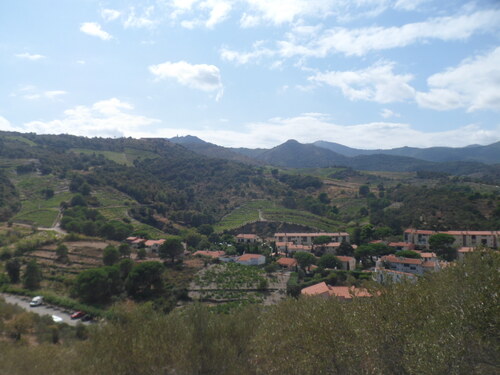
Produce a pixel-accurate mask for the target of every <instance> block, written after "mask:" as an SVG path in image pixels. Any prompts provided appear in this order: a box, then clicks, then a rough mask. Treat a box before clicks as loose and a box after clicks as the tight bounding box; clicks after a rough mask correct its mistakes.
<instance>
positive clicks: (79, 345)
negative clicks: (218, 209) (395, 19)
mask: <svg viewBox="0 0 500 375" xmlns="http://www.w3.org/2000/svg"><path fill="white" fill-rule="evenodd" d="M499 267H500V256H499V254H498V253H493V252H487V253H477V254H474V255H472V256H470V257H469V258H468V259H467V261H466V263H459V264H457V265H456V266H453V267H448V268H447V269H445V270H443V271H442V272H439V273H435V274H432V275H428V276H427V277H426V278H424V279H421V280H419V281H418V282H417V283H416V284H412V283H402V284H397V285H390V286H388V287H385V288H384V289H382V290H381V294H380V296H378V297H374V298H371V299H369V300H367V299H360V300H354V301H352V302H350V303H342V302H339V301H338V300H336V299H328V300H325V299H321V298H300V299H298V300H295V299H289V300H286V301H284V302H282V303H280V304H277V305H275V306H272V307H267V308H261V307H257V306H249V307H245V308H242V309H240V310H237V311H233V312H232V313H230V314H217V313H215V312H213V311H212V310H211V309H210V308H208V307H203V306H201V305H194V306H190V307H186V308H182V309H177V310H174V311H173V312H171V313H170V314H168V315H165V314H161V313H158V312H156V311H154V310H153V309H152V308H151V306H150V305H148V304H145V305H142V306H135V305H134V304H131V303H128V304H124V305H121V306H119V307H117V308H116V310H115V314H114V316H115V318H114V319H113V320H111V321H110V322H109V323H108V324H103V325H100V326H98V327H95V328H94V329H93V330H92V331H91V332H90V336H89V338H88V340H86V341H84V342H71V343H68V344H67V345H61V344H56V345H55V344H47V343H43V342H42V343H40V344H39V345H29V344H28V343H25V344H24V345H22V344H21V345H20V344H19V343H17V344H15V343H14V342H13V339H8V337H6V339H5V340H0V373H1V374H14V375H15V374H27V375H29V374H35V373H36V374H39V373H48V374H96V373H97V374H243V375H245V374H398V375H399V374H493V373H496V372H497V371H498V369H499V366H500V360H499V358H500V337H499V332H500V330H499V328H500V327H499V317H500V311H499V306H500V304H499V302H500V301H499V295H498V285H500V277H499V272H498V270H499ZM0 319H1V321H2V324H1V325H0V327H4V326H5V324H4V323H6V324H7V323H8V321H9V320H11V319H12V317H10V318H9V317H5V316H4V315H2V316H1V318H0ZM0 330H1V331H2V332H5V330H4V329H3V328H0Z"/></svg>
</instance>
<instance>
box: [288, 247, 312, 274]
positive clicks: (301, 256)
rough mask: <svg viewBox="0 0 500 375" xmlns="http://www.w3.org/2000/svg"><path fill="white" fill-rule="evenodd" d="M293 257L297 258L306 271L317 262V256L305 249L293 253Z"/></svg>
mask: <svg viewBox="0 0 500 375" xmlns="http://www.w3.org/2000/svg"><path fill="white" fill-rule="evenodd" d="M293 257H294V258H295V259H297V263H299V266H300V268H302V269H303V270H304V271H305V270H306V268H307V267H309V266H310V265H312V264H314V263H315V262H316V257H315V256H314V255H312V254H311V253H307V252H305V251H298V252H296V253H295V254H294V255H293Z"/></svg>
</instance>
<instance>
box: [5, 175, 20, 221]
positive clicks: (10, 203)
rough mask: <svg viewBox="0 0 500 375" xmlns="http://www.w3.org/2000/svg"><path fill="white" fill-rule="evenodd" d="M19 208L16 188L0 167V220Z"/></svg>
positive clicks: (8, 216)
mask: <svg viewBox="0 0 500 375" xmlns="http://www.w3.org/2000/svg"><path fill="white" fill-rule="evenodd" d="M19 208H21V204H20V202H19V195H18V193H17V191H16V188H15V187H14V185H13V184H12V182H10V180H9V179H8V178H7V176H6V175H5V173H4V172H3V171H2V170H1V169H0V221H5V220H7V219H8V218H10V217H11V216H12V215H13V214H14V213H15V212H16V211H18V210H19Z"/></svg>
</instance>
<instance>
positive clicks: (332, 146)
mask: <svg viewBox="0 0 500 375" xmlns="http://www.w3.org/2000/svg"><path fill="white" fill-rule="evenodd" d="M313 144H314V145H315V146H318V147H321V148H325V149H327V150H331V151H334V152H337V153H339V154H341V155H344V156H359V155H376V154H384V155H393V156H406V157H411V158H415V159H421V160H427V161H432V162H457V161H465V162H479V163H485V164H498V163H500V141H499V142H495V143H492V144H490V145H487V146H480V145H470V146H467V147H429V148H416V147H400V148H393V149H389V150H383V149H377V150H363V149H356V148H351V147H346V146H343V145H341V144H338V143H334V142H326V141H317V142H314V143H313Z"/></svg>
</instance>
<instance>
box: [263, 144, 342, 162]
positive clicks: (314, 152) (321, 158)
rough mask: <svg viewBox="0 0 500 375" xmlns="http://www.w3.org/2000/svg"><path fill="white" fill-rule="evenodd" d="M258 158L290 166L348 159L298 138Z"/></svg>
mask: <svg viewBox="0 0 500 375" xmlns="http://www.w3.org/2000/svg"><path fill="white" fill-rule="evenodd" d="M257 158H258V159H259V160H262V161H264V162H266V163H267V164H271V165H275V166H278V167H289V168H312V167H328V166H332V165H345V163H346V162H347V159H348V158H346V157H345V156H343V155H340V154H337V153H336V152H333V151H330V150H326V149H324V148H321V147H316V146H314V145H310V144H302V143H299V142H297V141H296V140H288V141H286V142H285V143H283V144H281V145H279V146H276V147H274V148H272V149H270V150H268V151H265V152H263V153H261V154H260V155H258V157H257Z"/></svg>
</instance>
